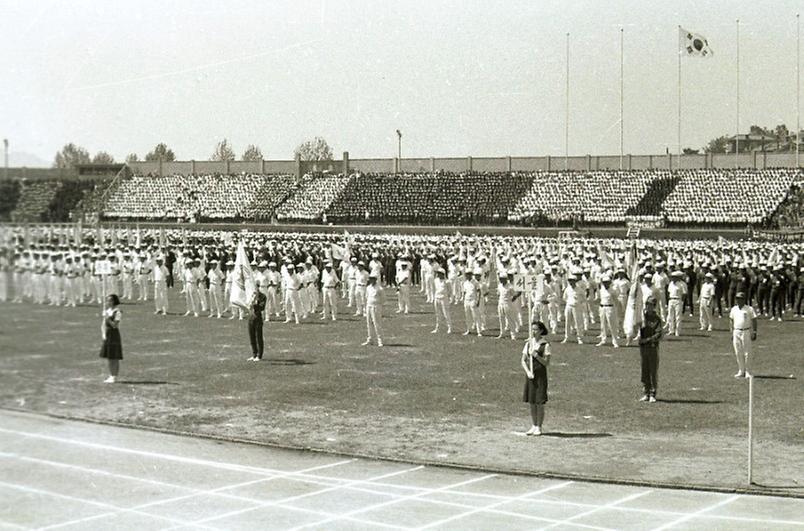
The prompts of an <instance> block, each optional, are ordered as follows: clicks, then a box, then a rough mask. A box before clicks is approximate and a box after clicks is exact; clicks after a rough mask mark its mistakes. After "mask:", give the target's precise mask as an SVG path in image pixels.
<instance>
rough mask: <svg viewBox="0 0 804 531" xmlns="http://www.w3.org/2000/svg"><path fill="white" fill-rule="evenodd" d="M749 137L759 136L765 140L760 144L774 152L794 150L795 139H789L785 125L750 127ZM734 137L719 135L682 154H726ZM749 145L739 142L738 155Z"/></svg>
mask: <svg viewBox="0 0 804 531" xmlns="http://www.w3.org/2000/svg"><path fill="white" fill-rule="evenodd" d="M748 132H749V134H751V135H761V136H763V137H764V138H765V140H763V141H761V143H762V144H763V145H764V146H766V147H769V148H772V149H773V150H774V151H778V152H781V153H789V152H791V151H795V150H796V145H795V139H791V137H790V135H791V134H792V133H791V132H790V130H789V129H788V128H787V126H786V125H785V124H779V125H777V126H776V127H762V126H760V125H752V126H751V127H750V129H749V131H748ZM733 138H734V135H721V136H718V137H716V138H713V139H712V140H710V141H709V142H707V143H706V145H705V146H703V147H702V148H700V149H694V148H684V153H685V154H687V155H690V154H696V153H701V152H703V153H728V151H729V144H730V143H731V141H732V139H733ZM750 149H751V145H750V144H749V143H746V142H742V141H741V142H740V153H744V152H748V151H749V150H750Z"/></svg>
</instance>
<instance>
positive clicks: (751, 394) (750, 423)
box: [748, 376, 754, 486]
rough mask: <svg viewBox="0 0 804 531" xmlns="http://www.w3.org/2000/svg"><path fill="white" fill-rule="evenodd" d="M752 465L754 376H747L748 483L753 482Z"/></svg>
mask: <svg viewBox="0 0 804 531" xmlns="http://www.w3.org/2000/svg"><path fill="white" fill-rule="evenodd" d="M753 465H754V377H753V376H750V377H749V378H748V485H749V486H750V485H751V484H752V483H753Z"/></svg>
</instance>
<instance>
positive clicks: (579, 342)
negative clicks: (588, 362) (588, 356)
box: [578, 337, 583, 345]
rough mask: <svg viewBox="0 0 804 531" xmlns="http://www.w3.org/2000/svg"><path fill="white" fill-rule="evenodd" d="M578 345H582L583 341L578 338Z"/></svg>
mask: <svg viewBox="0 0 804 531" xmlns="http://www.w3.org/2000/svg"><path fill="white" fill-rule="evenodd" d="M578 344H579V345H583V341H581V338H580V337H579V338H578Z"/></svg>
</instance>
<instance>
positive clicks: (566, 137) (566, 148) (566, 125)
mask: <svg viewBox="0 0 804 531" xmlns="http://www.w3.org/2000/svg"><path fill="white" fill-rule="evenodd" d="M569 37H570V34H569V33H567V73H566V82H567V87H566V103H565V107H566V109H565V110H566V116H565V120H564V121H565V123H564V169H565V170H568V169H569V90H570V81H569V72H570V68H569Z"/></svg>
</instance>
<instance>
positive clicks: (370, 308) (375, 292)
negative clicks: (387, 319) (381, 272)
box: [363, 275, 382, 347]
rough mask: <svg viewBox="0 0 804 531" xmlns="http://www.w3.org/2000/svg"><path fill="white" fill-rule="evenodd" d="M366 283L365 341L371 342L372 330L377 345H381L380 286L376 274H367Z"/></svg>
mask: <svg viewBox="0 0 804 531" xmlns="http://www.w3.org/2000/svg"><path fill="white" fill-rule="evenodd" d="M367 282H368V283H367V284H366V295H365V296H366V299H365V300H366V332H367V333H366V341H364V342H363V345H364V346H366V345H370V344H371V336H372V331H373V332H374V336H375V337H376V338H377V346H378V347H381V346H382V323H381V321H382V287H381V286H380V281H379V278H378V277H377V275H369V276H368V281H367Z"/></svg>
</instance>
